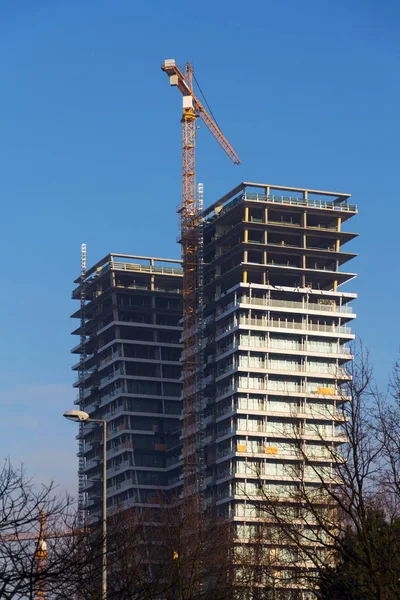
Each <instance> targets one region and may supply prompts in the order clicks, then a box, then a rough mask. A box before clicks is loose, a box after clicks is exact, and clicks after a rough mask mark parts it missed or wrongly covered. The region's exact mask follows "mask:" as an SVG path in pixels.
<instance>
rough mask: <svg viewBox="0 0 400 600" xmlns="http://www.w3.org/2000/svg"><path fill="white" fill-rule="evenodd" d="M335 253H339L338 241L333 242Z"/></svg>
mask: <svg viewBox="0 0 400 600" xmlns="http://www.w3.org/2000/svg"><path fill="white" fill-rule="evenodd" d="M335 252H340V240H336V242H335Z"/></svg>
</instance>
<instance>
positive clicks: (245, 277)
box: [242, 271, 247, 283]
mask: <svg viewBox="0 0 400 600" xmlns="http://www.w3.org/2000/svg"><path fill="white" fill-rule="evenodd" d="M242 282H243V283H247V271H243V278H242Z"/></svg>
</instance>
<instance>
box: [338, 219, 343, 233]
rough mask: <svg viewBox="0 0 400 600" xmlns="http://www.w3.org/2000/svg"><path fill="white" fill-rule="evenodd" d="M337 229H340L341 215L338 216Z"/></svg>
mask: <svg viewBox="0 0 400 600" xmlns="http://www.w3.org/2000/svg"><path fill="white" fill-rule="evenodd" d="M337 230H338V231H341V230H342V217H338V220H337Z"/></svg>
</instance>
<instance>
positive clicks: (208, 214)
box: [203, 182, 358, 221]
mask: <svg viewBox="0 0 400 600" xmlns="http://www.w3.org/2000/svg"><path fill="white" fill-rule="evenodd" d="M273 192H289V193H290V194H293V195H282V194H274V193H273ZM350 197H351V194H347V193H342V192H329V191H324V190H311V189H307V188H294V187H283V186H279V185H271V184H261V183H248V182H243V183H241V184H239V185H238V186H237V187H236V188H234V189H233V190H231V191H230V192H228V194H225V195H224V196H223V197H222V198H220V199H219V200H217V201H216V202H214V204H212V205H211V206H210V207H208V208H206V209H205V210H204V212H203V215H204V217H205V218H206V221H212V220H213V218H215V217H217V216H218V215H221V214H224V213H226V212H228V211H229V210H231V209H232V208H234V207H235V206H237V205H238V204H239V203H240V202H242V201H243V200H250V201H253V202H254V201H256V202H268V203H273V204H279V205H285V206H296V207H300V208H313V209H321V210H329V211H332V212H340V213H349V214H348V216H349V217H350V216H353V215H354V214H356V213H357V212H358V209H357V205H356V204H350V203H349V202H348V200H349V198H350ZM232 198H233V199H232Z"/></svg>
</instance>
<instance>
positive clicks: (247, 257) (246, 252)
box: [243, 250, 249, 263]
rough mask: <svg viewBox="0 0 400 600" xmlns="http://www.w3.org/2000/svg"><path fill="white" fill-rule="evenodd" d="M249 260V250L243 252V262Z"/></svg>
mask: <svg viewBox="0 0 400 600" xmlns="http://www.w3.org/2000/svg"><path fill="white" fill-rule="evenodd" d="M248 260H249V253H248V251H247V250H245V251H244V252H243V262H245V263H247V262H248Z"/></svg>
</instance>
